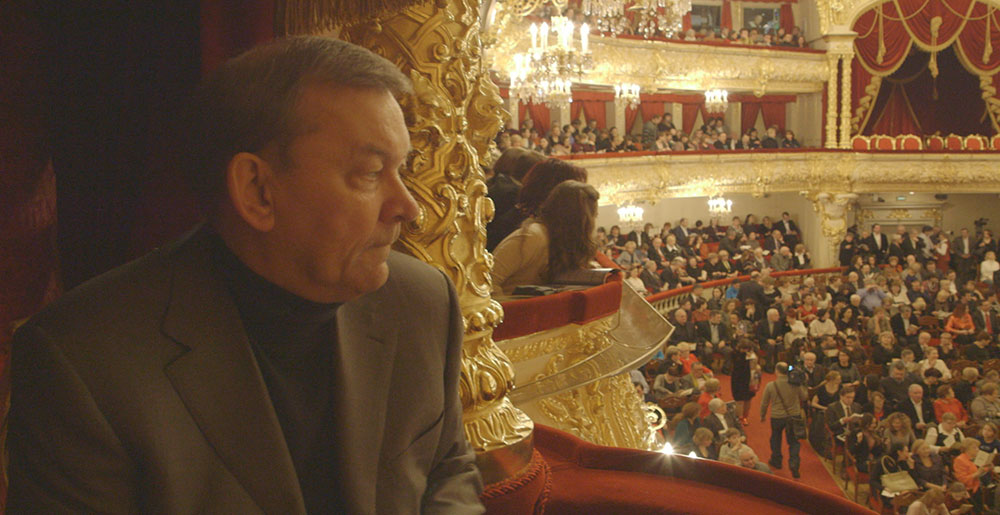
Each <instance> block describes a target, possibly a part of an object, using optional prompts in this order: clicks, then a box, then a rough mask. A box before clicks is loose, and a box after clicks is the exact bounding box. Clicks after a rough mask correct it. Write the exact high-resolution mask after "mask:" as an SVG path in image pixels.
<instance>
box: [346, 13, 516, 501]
mask: <svg viewBox="0 0 1000 515" xmlns="http://www.w3.org/2000/svg"><path fill="white" fill-rule="evenodd" d="M479 31H480V27H479V5H478V2H475V1H473V0H450V1H448V2H424V3H422V4H420V5H418V6H415V7H410V8H408V9H406V10H404V11H401V12H399V13H397V14H393V15H391V16H388V17H385V18H382V19H379V20H375V21H372V22H370V23H364V24H359V25H354V26H351V27H347V28H344V29H343V30H342V32H341V33H340V37H342V38H344V39H346V40H349V41H352V42H354V43H357V44H359V45H361V46H364V47H366V48H369V49H372V50H373V51H375V52H377V53H379V54H381V55H383V56H385V57H386V58H388V59H389V60H390V61H393V62H394V63H396V64H397V65H398V66H399V67H400V68H401V69H402V70H403V71H404V72H405V73H407V74H408V75H409V77H410V79H411V80H412V81H413V86H414V91H415V95H414V96H413V97H412V98H407V99H404V100H403V101H402V102H401V103H402V105H403V110H404V112H405V113H406V116H407V122H408V125H409V127H410V138H411V143H412V145H413V148H414V150H415V152H414V155H413V158H412V161H411V162H410V165H409V166H408V170H407V172H406V173H405V177H404V179H405V181H406V183H407V186H408V187H409V188H410V191H411V192H412V193H413V195H414V197H415V198H416V199H417V201H418V202H419V204H420V207H421V214H420V216H419V217H418V219H417V220H416V221H415V222H413V223H411V224H409V225H408V226H407V227H406V228H405V229H404V231H403V237H402V238H401V240H400V244H399V246H400V247H401V249H402V250H404V251H405V252H408V253H409V254H412V255H413V256H416V257H418V258H420V259H422V260H424V261H426V262H428V263H431V264H433V265H434V266H436V267H438V268H440V269H441V270H442V271H444V272H445V273H446V274H448V276H449V277H450V278H451V279H452V281H453V282H454V283H455V287H456V290H457V292H458V296H459V302H460V304H461V306H462V312H463V314H464V315H465V343H464V345H463V347H462V370H461V380H460V392H461V396H462V404H463V409H464V417H463V418H464V426H465V435H466V437H467V438H468V440H469V442H470V443H471V444H472V446H473V447H474V448H475V449H476V451H477V454H478V457H479V460H478V461H479V465H480V470H481V472H482V474H483V477H484V480H485V481H486V482H487V483H492V482H495V481H498V480H500V479H503V478H504V477H508V476H510V475H512V474H513V473H516V472H517V471H518V470H521V469H522V468H523V467H524V466H525V465H526V464H527V463H528V461H529V460H530V458H531V452H532V451H531V433H532V429H533V427H534V426H533V424H532V422H531V420H530V419H529V418H528V417H527V416H526V415H525V414H524V413H523V412H521V411H520V410H519V409H517V408H515V407H514V405H513V404H512V403H511V402H510V399H509V398H508V393H509V392H510V391H511V390H512V389H513V386H514V377H513V376H514V372H513V368H512V367H511V364H510V361H509V360H508V359H507V357H506V356H504V354H503V353H502V352H501V351H500V349H499V348H497V346H496V345H495V344H494V343H493V339H492V333H493V328H494V327H495V326H496V325H497V324H499V322H500V321H501V320H502V318H503V314H502V309H501V307H500V305H499V304H498V303H496V302H495V301H493V300H492V299H490V296H489V294H490V291H491V288H492V279H491V277H490V270H491V268H492V265H493V260H492V256H491V255H490V254H489V253H488V252H486V250H485V241H486V222H487V221H488V220H490V219H491V218H492V216H493V203H492V202H491V201H490V200H489V199H488V198H486V185H485V184H484V182H483V175H482V172H481V170H480V168H479V162H480V160H481V159H482V158H483V157H485V155H486V151H487V145H488V142H489V140H490V139H492V137H493V136H494V135H495V134H496V133H497V131H498V130H499V129H500V126H501V123H502V121H503V117H504V116H506V113H505V112H504V111H503V109H502V107H501V106H502V104H501V99H500V96H499V92H498V90H497V88H496V86H495V85H494V84H493V83H492V81H491V80H490V78H489V75H488V72H487V70H486V69H485V67H484V66H483V65H482V59H481V48H482V46H481V43H480V40H479V33H480V32H479Z"/></svg>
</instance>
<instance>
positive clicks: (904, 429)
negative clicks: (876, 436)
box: [882, 411, 917, 449]
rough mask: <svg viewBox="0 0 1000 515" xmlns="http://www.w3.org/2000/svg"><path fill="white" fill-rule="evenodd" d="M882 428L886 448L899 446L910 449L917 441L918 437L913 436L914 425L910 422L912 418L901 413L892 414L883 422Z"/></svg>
mask: <svg viewBox="0 0 1000 515" xmlns="http://www.w3.org/2000/svg"><path fill="white" fill-rule="evenodd" d="M882 427H883V435H884V438H885V445H886V447H891V446H892V445H894V444H899V445H903V446H905V447H906V448H907V449H909V448H910V446H911V445H913V442H915V441H916V440H917V436H916V435H914V434H913V423H912V422H910V417H908V416H906V415H905V414H904V413H901V412H899V411H897V412H894V413H890V414H889V416H888V417H886V418H885V420H883V421H882Z"/></svg>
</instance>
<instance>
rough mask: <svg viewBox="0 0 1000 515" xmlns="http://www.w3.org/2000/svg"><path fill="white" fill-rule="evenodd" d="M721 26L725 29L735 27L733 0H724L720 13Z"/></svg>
mask: <svg viewBox="0 0 1000 515" xmlns="http://www.w3.org/2000/svg"><path fill="white" fill-rule="evenodd" d="M720 18H721V19H720V20H719V27H721V28H723V29H732V28H733V2H732V0H722V14H721V15H720Z"/></svg>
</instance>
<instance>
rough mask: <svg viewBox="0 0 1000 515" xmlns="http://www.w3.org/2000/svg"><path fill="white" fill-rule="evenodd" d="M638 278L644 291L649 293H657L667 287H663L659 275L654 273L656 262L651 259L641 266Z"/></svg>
mask: <svg viewBox="0 0 1000 515" xmlns="http://www.w3.org/2000/svg"><path fill="white" fill-rule="evenodd" d="M639 279H640V280H642V284H643V286H645V288H646V291H648V292H650V293H657V292H661V291H664V290H667V289H668V288H664V286H663V281H662V280H660V276H659V275H658V274H657V273H656V262H655V261H653V260H648V261H646V264H644V265H643V266H642V271H641V272H640V273H639Z"/></svg>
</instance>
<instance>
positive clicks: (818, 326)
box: [809, 309, 837, 339]
mask: <svg viewBox="0 0 1000 515" xmlns="http://www.w3.org/2000/svg"><path fill="white" fill-rule="evenodd" d="M836 334H837V324H836V323H834V321H833V320H831V319H830V310H828V309H821V310H819V311H817V312H816V318H815V319H814V320H813V321H812V322H809V336H812V337H813V338H814V339H820V338H823V337H824V336H826V335H830V336H835V335H836Z"/></svg>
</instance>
